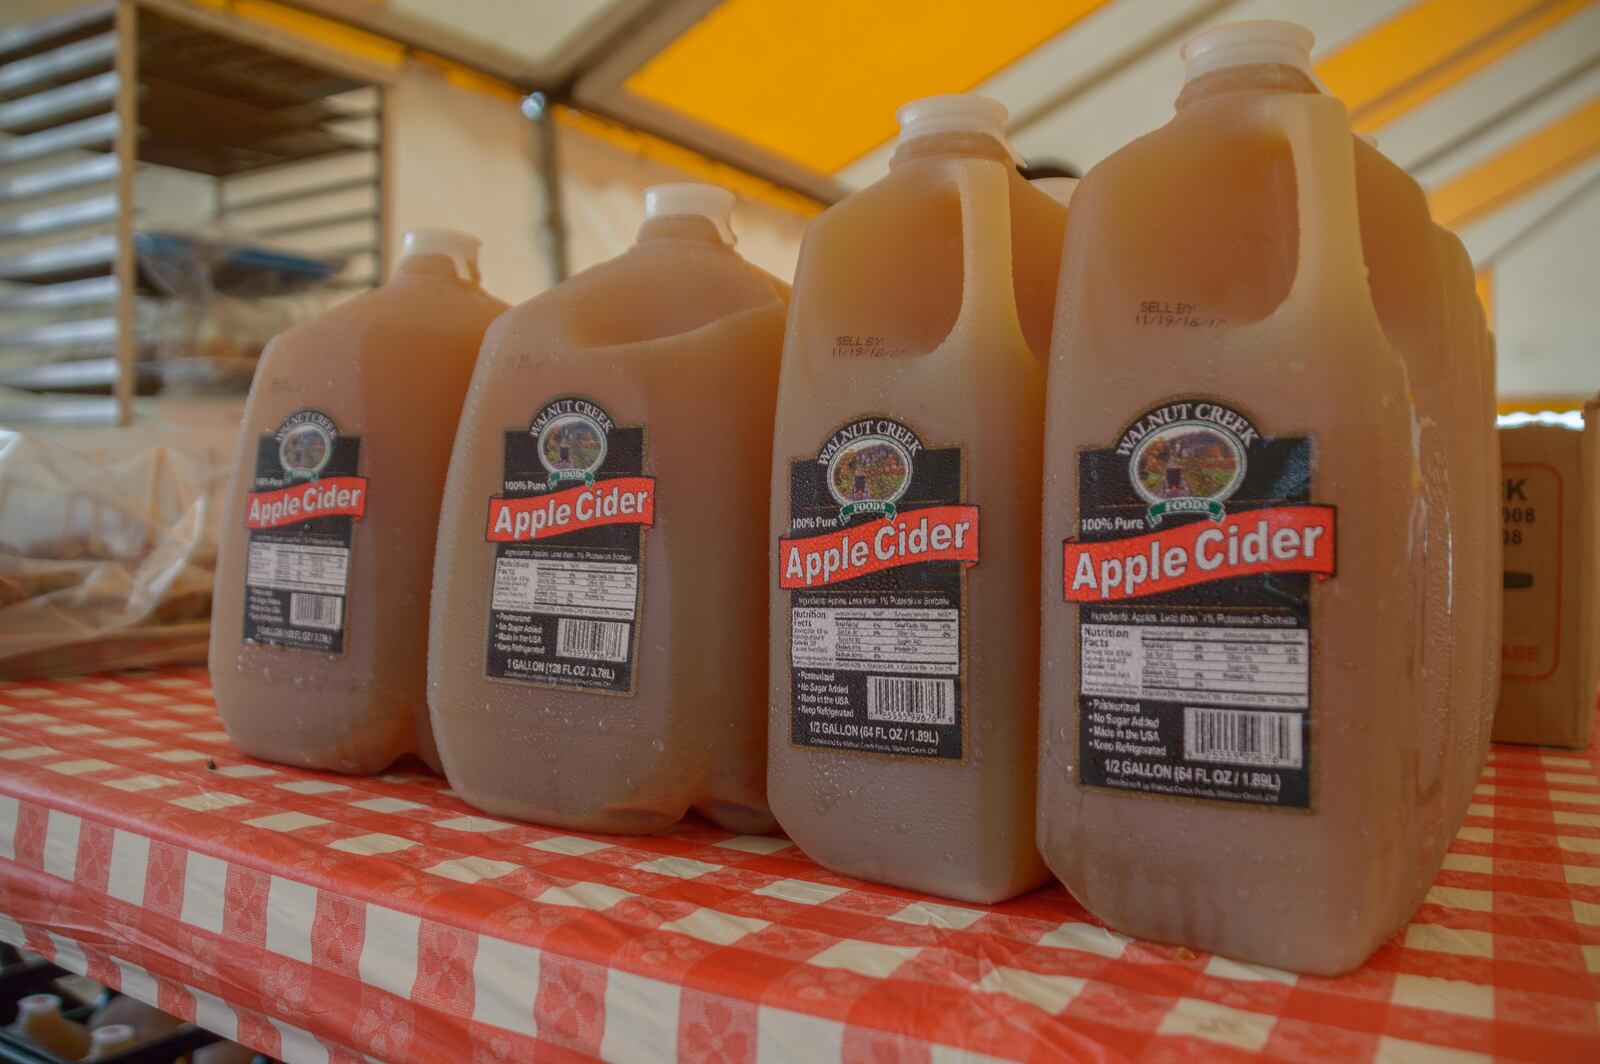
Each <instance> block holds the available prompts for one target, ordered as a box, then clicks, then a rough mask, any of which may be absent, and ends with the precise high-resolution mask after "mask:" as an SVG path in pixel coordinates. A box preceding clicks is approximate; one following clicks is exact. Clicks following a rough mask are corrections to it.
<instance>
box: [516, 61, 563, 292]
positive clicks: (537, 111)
mask: <svg viewBox="0 0 1600 1064" xmlns="http://www.w3.org/2000/svg"><path fill="white" fill-rule="evenodd" d="M522 113H523V114H524V115H526V116H527V117H528V119H529V121H531V122H532V123H533V128H534V138H535V142H534V143H535V150H536V151H537V153H538V156H539V159H538V163H539V180H540V183H541V184H543V185H544V216H543V218H542V222H543V224H544V247H545V260H546V262H547V263H548V265H549V267H550V283H551V284H552V285H554V284H559V283H560V282H562V281H564V280H566V279H567V223H566V220H565V214H564V212H563V210H562V202H561V160H560V158H559V157H558V153H557V150H556V116H555V108H554V107H551V106H550V103H549V99H548V98H547V97H546V96H545V94H544V93H542V92H534V93H529V94H528V95H527V96H524V97H523V98H522Z"/></svg>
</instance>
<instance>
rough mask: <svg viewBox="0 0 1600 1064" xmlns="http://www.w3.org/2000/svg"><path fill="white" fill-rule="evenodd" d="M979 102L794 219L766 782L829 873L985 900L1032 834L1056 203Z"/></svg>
mask: <svg viewBox="0 0 1600 1064" xmlns="http://www.w3.org/2000/svg"><path fill="white" fill-rule="evenodd" d="M1005 119H1006V111H1005V108H1004V107H1002V106H1001V105H1000V104H998V103H996V102H995V101H993V100H989V99H985V98H983V97H980V96H939V97H932V98H930V99H926V100H920V101H917V102H915V103H911V104H908V105H907V106H906V107H904V108H902V109H901V112H900V143H899V146H898V148H897V149H896V151H895V154H894V157H893V160H892V161H891V163H890V172H889V174H888V176H887V177H885V178H883V179H882V180H881V181H879V182H878V183H877V184H875V185H872V186H871V187H869V188H867V189H865V190H863V191H861V192H859V193H857V194H856V195H854V196H851V197H850V198H849V199H846V200H844V201H843V202H841V203H839V204H837V205H835V206H833V207H832V208H830V209H829V210H827V211H826V212H824V213H823V214H822V215H821V216H820V217H819V218H817V219H816V220H815V221H814V222H812V223H811V226H810V228H809V229H808V230H807V232H806V237H805V242H804V244H803V245H802V247H801V252H800V266H799V273H798V275H797V277H796V282H795V301H794V307H793V309H792V312H791V314H790V316H789V331H788V335H787V338H786V340H785V344H784V358H783V380H782V384H781V386H780V389H779V396H780V399H779V404H778V424H777V433H776V443H775V446H774V453H773V478H772V479H773V496H772V522H773V529H774V535H775V537H776V538H777V544H776V553H775V556H774V565H775V568H776V576H775V580H774V584H773V588H772V632H771V640H772V658H771V666H770V676H771V685H772V713H771V719H770V736H769V743H768V752H769V756H770V757H771V766H770V769H769V771H768V776H767V781H768V788H769V792H770V796H771V799H772V808H773V812H774V813H775V814H776V815H777V817H778V821H779V823H781V824H782V825H783V828H784V830H785V831H787V832H788V833H789V834H790V836H791V837H793V839H794V840H795V842H797V843H798V844H799V845H800V846H801V847H802V848H803V849H804V850H805V851H806V853H808V854H810V855H811V857H813V858H814V859H815V860H817V861H818V862H819V863H821V864H823V865H825V866H827V867H828V868H831V869H833V870H834V871H837V872H843V873H846V874H849V875H855V876H860V877H862V878H864V879H872V880H877V881H879V882H882V883H889V884H893V885H895V886H899V887H906V888H910V889H914V890H923V891H930V892H932V893H935V894H942V895H945V896H947V897H951V898H957V899H963V900H967V901H977V902H992V901H998V900H1000V899H1003V898H1007V897H1010V896H1011V895H1014V894H1017V893H1019V892H1021V891H1023V890H1026V889H1028V888H1029V887H1032V886H1034V885H1035V884H1037V883H1038V882H1039V881H1040V879H1041V878H1042V877H1043V873H1044V869H1043V867H1042V865H1041V863H1040V860H1039V857H1038V853H1037V851H1036V848H1035V843H1034V819H1033V797H1034V786H1033V775H1032V766H1033V764H1034V757H1035V751H1036V742H1037V739H1036V731H1035V729H1036V720H1037V697H1038V690H1037V684H1036V681H1037V673H1036V672H1035V671H1033V670H1035V669H1036V666H1037V658H1036V653H1037V634H1038V633H1037V622H1038V613H1037V602H1038V599H1037V596H1038V590H1037V585H1036V583H1035V581H1036V580H1037V579H1038V556H1037V551H1036V548H1035V543H1036V542H1037V540H1036V534H1037V532H1038V527H1039V525H1038V521H1039V511H1038V504H1039V490H1038V484H1039V456H1040V449H1039V448H1040V431H1041V427H1042V416H1043V410H1042V403H1043V398H1044V357H1045V355H1046V353H1047V349H1048V345H1049V333H1050V316H1051V313H1052V309H1053V303H1054V293H1055V287H1056V278H1057V271H1058V267H1059V262H1060V247H1061V240H1062V232H1063V229H1064V227H1065V224H1066V211H1065V209H1064V208H1062V207H1061V206H1060V204H1058V203H1056V202H1055V201H1054V200H1053V199H1051V198H1050V197H1049V196H1047V195H1046V194H1044V193H1043V192H1040V191H1039V190H1038V189H1036V188H1033V187H1031V186H1030V185H1029V184H1028V182H1026V181H1024V180H1023V179H1022V177H1021V175H1020V174H1019V173H1018V172H1017V170H1016V168H1015V165H1014V159H1013V156H1012V153H1011V150H1010V148H1009V146H1008V144H1007V142H1006V139H1005Z"/></svg>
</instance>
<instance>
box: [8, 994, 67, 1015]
mask: <svg viewBox="0 0 1600 1064" xmlns="http://www.w3.org/2000/svg"><path fill="white" fill-rule="evenodd" d="M17 1008H18V1009H19V1010H20V1011H22V1012H24V1013H27V1014H28V1015H30V1016H37V1015H39V1014H40V1013H44V1012H60V1011H61V999H60V998H59V997H57V996H56V995H54V994H29V995H28V996H27V997H25V998H22V999H20V1000H19V1001H18V1002H17Z"/></svg>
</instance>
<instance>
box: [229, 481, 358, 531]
mask: <svg viewBox="0 0 1600 1064" xmlns="http://www.w3.org/2000/svg"><path fill="white" fill-rule="evenodd" d="M245 499H246V510H245V518H244V524H245V527H246V528H255V529H262V528H282V527H283V526H285V525H297V524H299V523H300V522H301V521H310V520H313V519H315V518H318V517H357V518H359V517H365V516H366V513H367V478H366V477H323V478H322V479H321V480H308V481H305V482H304V483H301V484H291V485H289V486H288V487H287V488H277V489H276V490H273V491H252V492H251V493H250V494H249V495H247V496H246V497H245Z"/></svg>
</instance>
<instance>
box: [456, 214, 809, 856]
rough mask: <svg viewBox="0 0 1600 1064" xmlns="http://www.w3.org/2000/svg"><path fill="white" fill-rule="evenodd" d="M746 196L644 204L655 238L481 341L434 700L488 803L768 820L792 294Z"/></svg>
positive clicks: (750, 827)
mask: <svg viewBox="0 0 1600 1064" xmlns="http://www.w3.org/2000/svg"><path fill="white" fill-rule="evenodd" d="M732 207H733V195H732V193H729V192H728V191H726V190H725V189H720V188H717V187H715V186H712V185H701V184H673V185H661V186H657V187H655V188H652V189H649V190H647V191H646V193H645V221H644V225H643V227H642V228H641V229H640V230H639V236H638V240H637V242H636V243H635V244H634V245H633V246H632V247H631V248H629V249H628V250H627V251H625V252H623V253H622V254H621V255H619V256H617V257H616V258H614V259H611V260H610V261H608V262H604V263H601V264H600V265H598V266H595V267H593V268H592V269H589V270H586V271H584V272H583V273H580V274H578V275H576V276H574V277H572V278H570V279H568V280H566V281H564V282H562V283H561V284H559V285H557V286H556V287H555V288H552V289H550V290H549V291H547V292H544V293H543V294H541V295H539V296H537V297H535V298H534V299H531V300H529V301H528V302H526V303H523V304H521V305H520V306H518V307H516V308H514V309H513V310H511V311H510V312H509V313H507V314H506V315H505V316H504V317H502V318H501V319H500V321H499V322H497V323H496V324H495V327H494V328H493V329H491V330H490V332H489V335H488V336H487V337H486V338H485V340H484V344H483V351H482V354H481V355H480V356H479V359H478V367H477V371H476V374H475V375H474V377H473V382H472V390H471V392H470V394H469V396H468V399H467V405H466V410H465V412H464V413H463V415H462V419H461V428H460V431H459V433H458V434H457V437H456V445H455V453H454V456H453V457H452V459H451V463H450V476H449V480H448V486H447V489H446V493H445V505H444V516H443V519H442V521H441V522H440V530H439V549H438V562H437V565H436V568H435V576H434V612H433V625H432V638H431V643H430V673H429V676H430V684H431V686H430V692H429V694H430V704H431V706H432V712H433V723H434V729H435V732H436V734H437V735H438V738H439V750H440V754H441V755H442V757H443V760H444V766H445V773H446V775H447V776H448V777H449V779H450V784H451V786H452V787H453V788H454V789H455V792H456V793H457V794H459V795H460V796H461V797H462V798H463V799H464V800H466V801H468V802H470V803H472V804H473V805H475V806H477V807H478V808H480V809H484V810H486V811H488V812H491V813H498V814H502V815H506V816H514V817H519V818H522V819H525V820H533V821H537V822H539V823H542V824H550V825H555V826H558V827H566V828H574V829H578V830H584V831H604V832H617V833H644V832H650V831H657V830H659V829H662V828H665V827H668V826H669V825H671V824H673V823H674V822H676V821H677V820H678V819H679V818H681V817H682V816H683V815H684V813H685V812H686V811H687V810H688V809H689V808H690V807H691V806H692V807H694V808H697V809H699V810H700V811H701V812H702V813H704V814H705V815H706V816H708V817H710V818H711V819H712V820H714V821H716V822H717V823H718V824H720V825H722V826H723V827H726V828H728V829H729V830H733V831H741V832H760V831H768V830H771V828H772V817H771V814H770V813H769V812H768V810H767V800H766V749H765V745H764V736H765V723H766V703H765V699H764V686H763V680H764V677H765V665H766V659H765V655H764V653H763V651H764V649H765V646H764V642H763V635H764V634H765V633H764V630H763V629H762V627H761V620H760V619H761V616H762V608H763V606H764V604H765V592H764V587H765V585H764V583H763V579H764V566H765V554H766V543H765V524H764V522H763V519H762V516H763V515H762V510H761V507H760V506H759V505H758V501H759V500H764V499H765V498H766V497H767V494H768V492H769V476H770V461H771V453H772V413H773V403H774V401H775V399H776V395H777V379H778V359H779V354H780V351H781V348H782V343H783V320H784V314H785V311H786V308H787V304H788V295H789V289H788V286H787V285H785V284H783V283H782V282H780V281H778V280H776V279H775V278H773V277H771V276H770V275H768V274H766V273H763V272H762V271H761V270H759V269H757V268H755V267H754V266H752V265H750V264H749V263H748V262H746V261H745V260H744V259H743V258H741V257H740V256H739V254H738V253H737V252H736V251H734V249H733V244H734V237H733V233H732V231H731V230H730V229H729V225H728V221H729V214H730V211H731V209H732Z"/></svg>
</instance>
